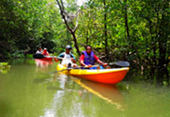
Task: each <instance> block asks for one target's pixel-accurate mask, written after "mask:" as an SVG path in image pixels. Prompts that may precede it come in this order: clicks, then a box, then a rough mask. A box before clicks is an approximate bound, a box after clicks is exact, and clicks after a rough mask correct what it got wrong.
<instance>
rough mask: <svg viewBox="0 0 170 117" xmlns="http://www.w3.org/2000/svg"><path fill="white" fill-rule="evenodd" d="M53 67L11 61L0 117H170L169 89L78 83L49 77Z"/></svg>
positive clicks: (0, 78)
mask: <svg viewBox="0 0 170 117" xmlns="http://www.w3.org/2000/svg"><path fill="white" fill-rule="evenodd" d="M56 65H57V64H56V63H53V62H52V63H48V62H40V61H38V62H36V61H34V60H33V59H30V60H26V61H22V60H21V61H18V60H15V61H12V62H11V68H10V70H9V71H8V72H7V73H6V74H1V73H0V117H169V116H170V111H169V110H170V107H169V105H170V98H169V97H170V89H169V88H168V87H163V86H157V85H155V84H150V83H149V82H145V81H140V82H139V81H138V82H136V81H127V80H126V79H127V78H125V80H124V81H122V82H120V83H118V84H117V85H105V84H99V83H94V82H89V81H81V80H80V81H79V80H77V79H76V78H73V77H69V76H66V75H64V74H50V73H49V72H51V71H55V70H56ZM131 77H132V76H129V75H128V79H130V78H131ZM136 77H137V76H136ZM133 79H134V76H133Z"/></svg>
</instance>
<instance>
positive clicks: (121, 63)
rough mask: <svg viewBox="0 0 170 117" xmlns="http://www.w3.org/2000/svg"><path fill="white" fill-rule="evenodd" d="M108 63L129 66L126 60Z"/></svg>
mask: <svg viewBox="0 0 170 117" xmlns="http://www.w3.org/2000/svg"><path fill="white" fill-rule="evenodd" d="M109 65H118V66H122V67H129V66H130V63H129V62H127V61H117V62H114V63H109Z"/></svg>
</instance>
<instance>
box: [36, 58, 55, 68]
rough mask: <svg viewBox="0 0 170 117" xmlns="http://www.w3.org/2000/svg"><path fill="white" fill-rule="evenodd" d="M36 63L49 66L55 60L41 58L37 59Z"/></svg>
mask: <svg viewBox="0 0 170 117" xmlns="http://www.w3.org/2000/svg"><path fill="white" fill-rule="evenodd" d="M35 63H36V66H37V67H41V68H43V67H48V66H49V65H52V64H53V61H46V60H41V59H35Z"/></svg>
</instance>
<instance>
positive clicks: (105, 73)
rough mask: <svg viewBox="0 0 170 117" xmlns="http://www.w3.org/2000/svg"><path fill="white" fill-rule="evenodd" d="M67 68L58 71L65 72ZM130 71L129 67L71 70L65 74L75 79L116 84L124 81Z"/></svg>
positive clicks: (60, 67)
mask: <svg viewBox="0 0 170 117" xmlns="http://www.w3.org/2000/svg"><path fill="white" fill-rule="evenodd" d="M63 69H66V67H64V66H62V65H58V66H57V70H63ZM128 71H129V68H128V67H125V68H113V69H95V70H94V69H93V70H91V69H71V70H65V71H63V73H65V74H67V75H71V76H74V77H78V78H82V79H86V80H91V81H95V82H100V83H106V84H116V83H118V82H120V81H122V80H123V78H124V77H125V76H126V74H127V72H128Z"/></svg>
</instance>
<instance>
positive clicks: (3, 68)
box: [0, 62, 11, 74]
mask: <svg viewBox="0 0 170 117" xmlns="http://www.w3.org/2000/svg"><path fill="white" fill-rule="evenodd" d="M10 67H11V66H10V65H9V64H8V63H7V62H0V73H2V74H6V73H7V72H8V71H9V70H10Z"/></svg>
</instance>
